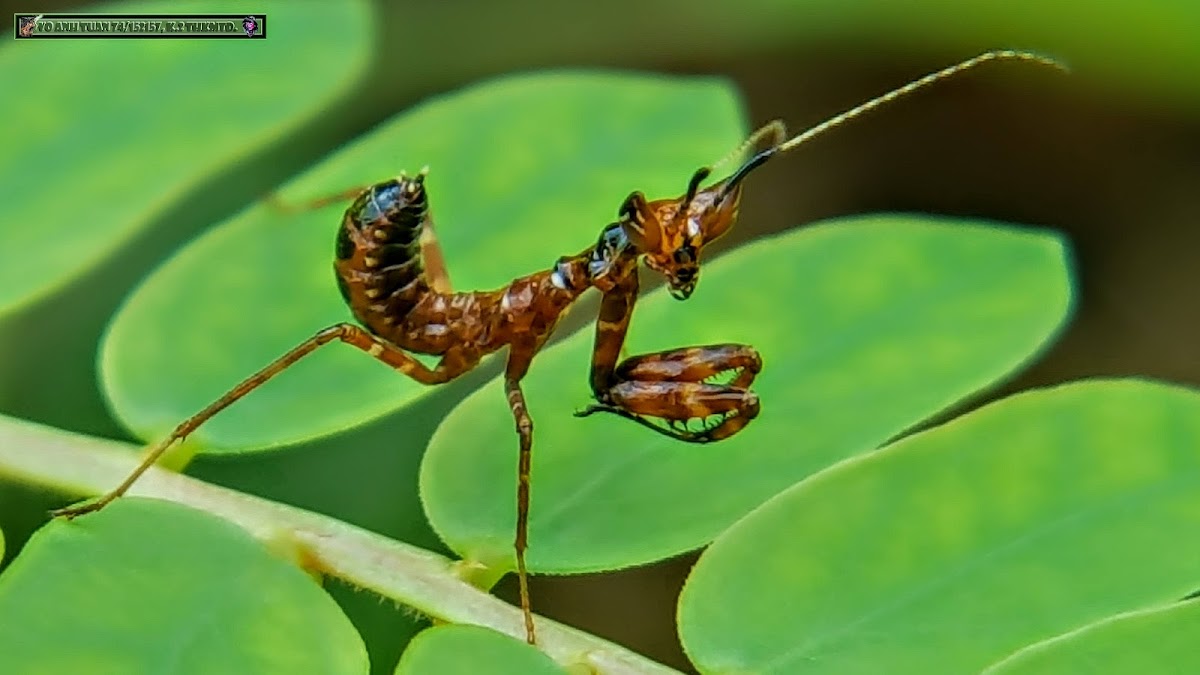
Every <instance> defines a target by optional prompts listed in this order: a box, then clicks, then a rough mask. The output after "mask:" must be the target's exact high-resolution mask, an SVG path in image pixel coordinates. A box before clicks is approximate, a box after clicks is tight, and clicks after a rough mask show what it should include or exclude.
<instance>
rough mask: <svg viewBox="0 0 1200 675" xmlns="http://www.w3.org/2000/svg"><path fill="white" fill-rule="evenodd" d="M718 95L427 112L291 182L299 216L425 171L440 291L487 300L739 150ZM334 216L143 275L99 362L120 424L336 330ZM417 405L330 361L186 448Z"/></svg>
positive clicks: (720, 89) (184, 412)
mask: <svg viewBox="0 0 1200 675" xmlns="http://www.w3.org/2000/svg"><path fill="white" fill-rule="evenodd" d="M742 134H743V131H742V122H741V115H740V111H739V109H738V101H737V98H736V95H735V93H734V91H733V90H732V89H731V87H730V86H729V85H728V84H726V83H724V82H723V81H719V80H712V79H666V78H659V77H647V76H634V75H616V74H598V73H553V74H543V75H536V76H516V77H508V78H502V79H499V80H495V81H492V82H489V83H486V84H482V85H478V86H475V87H471V88H468V89H466V90H464V91H462V92H458V93H455V94H453V95H450V96H445V97H442V98H439V99H435V100H433V101H430V102H428V103H426V104H424V105H421V106H418V107H417V108H415V109H413V110H410V111H409V112H407V113H405V114H403V115H400V116H399V117H397V118H396V119H394V120H392V121H390V122H388V123H387V124H385V125H384V126H382V127H381V128H379V129H377V130H375V131H373V132H371V133H370V134H368V135H367V136H365V137H363V138H361V139H360V140H358V141H357V142H355V143H353V144H352V145H350V146H349V147H347V148H345V149H344V150H342V151H340V152H338V153H337V154H336V155H334V156H333V157H331V158H330V159H328V160H326V161H324V162H322V163H321V164H320V165H318V166H317V167H316V168H314V169H313V170H312V171H309V172H308V173H306V174H305V175H304V176H303V177H301V178H299V179H297V180H295V181H294V182H293V183H291V184H290V185H289V186H288V187H287V189H286V190H284V192H283V198H284V200H291V201H293V202H302V201H305V200H308V199H311V198H315V197H319V196H323V195H326V194H328V193H332V192H338V191H340V190H343V189H345V188H347V187H349V186H354V185H359V184H363V183H364V182H372V181H378V180H382V179H384V178H386V177H388V176H391V175H395V174H396V173H398V172H399V171H400V170H402V169H405V168H407V169H408V170H409V171H410V172H411V171H416V170H418V169H420V168H421V166H422V165H424V164H428V165H430V167H431V168H432V173H431V175H430V177H429V179H428V181H427V185H428V186H429V190H430V203H431V205H432V209H433V213H434V214H435V216H436V218H437V223H438V235H439V238H440V239H441V242H442V244H443V248H444V249H445V253H446V258H447V260H448V263H449V267H450V276H451V277H452V279H453V282H454V284H455V286H456V288H458V289H460V290H471V289H485V288H492V287H497V286H500V285H502V284H505V283H507V282H508V281H510V280H512V279H513V278H514V277H517V276H521V275H524V274H528V273H531V272H534V271H536V270H539V269H545V268H547V267H549V266H550V265H552V264H553V263H554V261H555V260H556V259H557V258H558V257H559V256H561V255H564V254H567V253H573V252H575V251H578V250H580V249H583V248H584V247H586V246H588V245H590V244H592V243H594V242H595V238H596V236H597V233H598V232H599V230H600V228H601V227H602V226H603V225H605V224H607V223H609V222H611V221H612V220H613V218H614V216H615V213H616V209H617V207H618V206H619V205H620V203H621V200H622V199H624V197H625V195H627V194H628V193H629V191H630V190H632V189H634V188H643V189H648V190H651V191H654V192H655V193H666V194H676V193H679V192H682V191H683V189H684V187H685V186H686V183H687V179H688V177H689V176H690V174H691V171H692V170H694V169H695V168H696V167H698V166H700V165H702V164H704V163H707V162H712V161H714V160H715V159H716V158H718V157H720V156H721V155H723V154H725V153H727V152H729V150H731V149H732V148H733V147H735V146H736V145H737V143H738V142H740V140H741V137H742ZM344 208H345V205H334V206H330V207H328V208H325V209H321V210H319V211H313V212H308V213H303V214H299V215H288V216H283V215H280V214H279V213H278V212H276V211H275V210H273V209H271V208H268V207H266V206H261V205H260V206H256V207H253V208H251V209H249V210H248V211H246V212H244V213H242V214H240V215H238V216H236V217H234V218H233V219H232V220H230V221H229V222H227V223H224V224H223V225H221V226H220V227H218V228H216V229H215V230H213V231H211V232H210V233H208V235H206V236H204V237H202V238H200V239H199V240H197V241H195V242H194V243H193V244H191V245H190V246H188V247H187V248H186V249H185V250H183V251H182V252H181V253H180V254H179V255H178V256H176V257H175V258H173V259H172V260H171V261H169V262H168V263H167V264H166V265H165V266H163V267H162V268H160V269H159V270H157V271H156V272H155V273H154V274H153V275H152V276H151V277H150V278H149V279H148V280H147V281H146V282H145V283H144V284H143V285H142V286H141V287H140V288H139V289H138V290H137V292H136V293H134V294H133V295H132V296H131V297H130V298H129V299H128V301H127V303H126V304H125V306H124V307H123V308H122V310H121V311H120V313H119V314H118V315H117V317H116V318H115V320H114V322H113V323H112V325H111V327H110V330H109V332H108V334H107V338H106V340H105V343H104V346H103V353H102V369H103V376H104V387H105V391H106V393H107V395H108V397H109V400H110V401H111V402H112V405H113V408H114V410H115V411H116V413H117V414H118V415H119V416H120V418H121V419H122V421H123V422H124V423H125V424H126V425H127V426H128V427H129V428H130V429H132V430H133V431H134V432H135V433H137V434H138V435H140V436H142V437H143V438H150V437H157V436H159V435H161V434H163V433H165V432H166V431H167V430H169V429H170V428H171V427H173V426H174V425H175V424H176V423H178V422H179V421H180V420H182V419H183V418H185V417H186V416H188V415H190V414H192V413H193V412H195V411H196V410H199V409H200V408H201V407H203V406H204V405H206V404H208V403H209V402H211V401H212V400H213V399H215V398H216V397H217V396H218V395H220V394H221V393H223V392H224V391H225V390H227V389H229V388H230V387H232V386H233V385H234V384H236V383H237V382H238V381H239V380H241V379H242V378H244V377H246V376H247V375H249V374H250V373H252V372H254V371H255V370H257V369H258V368H260V367H262V366H264V365H265V364H266V363H267V362H269V361H270V360H272V359H274V358H275V357H277V356H279V355H280V354H282V353H283V352H284V351H286V350H287V349H289V348H291V347H292V346H294V345H296V344H297V343H299V342H300V341H301V340H303V339H305V338H307V337H309V336H310V335H312V334H313V333H315V332H316V331H317V330H319V329H321V328H324V327H325V326H328V325H330V324H333V323H335V322H338V321H343V320H347V319H348V318H349V312H348V311H347V309H346V308H345V306H344V304H343V302H342V300H341V298H340V296H339V295H338V291H337V287H336V285H335V284H334V279H333V273H332V271H331V266H332V261H333V245H334V236H335V233H336V230H337V227H338V224H339V222H340V219H341V211H342V210H344ZM428 391H429V388H428V387H424V386H422V385H418V384H416V383H414V382H412V381H410V380H408V379H407V378H405V377H403V376H401V375H399V374H397V373H395V372H394V371H392V370H391V369H389V368H387V367H385V366H383V365H382V364H380V363H378V362H376V361H375V360H373V359H371V358H370V357H369V356H367V355H365V354H362V353H360V352H358V351H356V350H354V349H353V348H350V347H345V346H340V345H339V346H333V347H328V348H325V349H322V350H319V351H318V353H316V354H314V355H313V356H311V357H309V358H308V359H306V360H304V361H302V362H301V363H299V364H297V365H296V366H295V367H294V368H292V369H290V370H289V371H288V372H286V373H285V374H283V375H281V376H279V377H278V378H277V379H276V380H273V381H271V382H270V383H268V384H267V385H265V386H264V387H262V389H260V390H259V391H256V392H254V393H253V394H251V395H250V396H248V397H246V399H244V400H243V401H242V402H239V403H238V404H237V405H235V406H232V407H231V408H230V409H229V410H227V411H226V412H224V413H222V414H221V415H219V416H218V417H216V418H215V419H213V421H212V422H211V423H209V424H208V425H206V426H204V427H202V428H201V429H200V430H199V431H198V432H197V433H196V434H195V437H196V438H198V439H200V441H201V442H202V444H203V445H204V446H206V447H207V448H208V449H215V450H230V449H235V448H236V449H242V450H244V449H250V448H255V447H265V446H269V445H278V444H284V443H289V442H294V441H299V440H302V439H308V438H312V437H316V436H321V435H324V434H329V433H332V432H335V431H338V430H340V429H343V428H347V427H350V426H352V425H355V424H359V423H361V422H364V421H367V420H370V419H372V418H375V417H377V416H379V415H382V414H384V413H387V412H390V411H392V410H395V409H397V408H399V407H401V406H403V405H405V404H408V403H411V402H412V401H414V400H416V399H417V398H418V397H420V396H422V395H424V394H425V393H427V392H428Z"/></svg>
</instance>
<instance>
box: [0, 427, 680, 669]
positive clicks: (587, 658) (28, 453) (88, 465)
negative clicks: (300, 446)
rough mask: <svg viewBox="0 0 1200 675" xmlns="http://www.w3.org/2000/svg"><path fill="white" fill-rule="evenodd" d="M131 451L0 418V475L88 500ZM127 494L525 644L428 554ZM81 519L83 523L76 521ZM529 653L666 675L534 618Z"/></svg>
mask: <svg viewBox="0 0 1200 675" xmlns="http://www.w3.org/2000/svg"><path fill="white" fill-rule="evenodd" d="M133 450H135V448H132V447H131V446H129V445H126V444H123V443H116V442H113V441H106V440H102V439H97V438H92V437H88V436H79V435H74V434H70V433H67V432H64V431H60V430H57V429H51V428H48V427H43V426H39V425H36V424H33V423H30V422H25V421H21V420H14V419H10V418H4V417H0V476H3V477H6V478H9V479H15V480H17V481H20V482H25V483H30V484H34V485H38V486H42V487H45V488H49V489H53V490H56V491H60V492H62V493H64V494H70V495H81V496H93V495H98V494H101V493H103V492H104V491H106V490H108V489H109V488H111V487H112V486H113V485H116V484H117V483H118V482H120V480H121V478H123V477H124V476H126V475H127V474H128V473H129V471H130V470H131V469H132V468H133V466H134V465H135V464H136V463H137V453H136V452H134V451H133ZM129 494H130V495H140V496H144V497H154V498H158V499H164V500H168V501H172V502H176V503H179V504H183V505H186V506H190V507H192V508H196V509H200V510H202V511H206V512H208V513H211V514H213V515H216V516H219V517H221V518H224V519H225V520H228V521H230V522H232V523H234V524H236V525H238V526H240V527H242V528H243V529H245V530H246V531H247V532H249V533H250V534H252V535H253V536H254V537H256V538H258V539H260V540H262V541H264V542H269V543H271V544H272V545H276V546H277V545H278V544H279V543H280V539H281V537H285V538H287V539H289V540H290V541H291V542H293V543H295V544H296V545H297V546H298V547H299V548H300V549H301V551H302V552H303V554H304V559H305V562H306V564H312V563H315V566H316V568H317V569H319V570H320V571H322V572H324V573H325V574H328V575H330V576H333V577H336V578H338V579H342V580H344V581H346V582H348V583H350V584H353V585H354V586H358V587H361V588H365V589H369V590H371V591H374V592H376V593H378V594H380V595H382V596H384V597H386V598H390V599H392V600H396V601H398V602H400V603H403V604H405V605H408V606H411V607H414V608H416V609H418V610H420V611H421V612H423V613H425V614H427V615H429V616H431V617H434V618H435V619H439V620H442V621H446V622H450V623H464V624H475V625H479V626H486V627H488V628H492V629H494V630H497V631H499V632H501V633H505V634H507V635H510V636H512V637H514V638H516V639H519V640H523V639H524V638H525V628H524V623H523V620H522V617H521V612H520V611H519V610H518V609H517V608H516V607H513V606H511V605H508V604H507V603H505V602H503V601H501V600H500V599H498V598H496V597H494V596H492V595H490V594H488V593H486V592H484V591H481V590H479V589H478V588H475V587H474V586H472V585H470V584H469V583H467V582H466V581H463V580H462V579H461V578H459V577H458V576H457V575H456V574H455V572H454V567H455V565H456V563H455V562H454V561H452V560H450V559H448V558H445V557H443V556H441V555H438V554H436V553H432V552H430V551H426V550H424V549H420V548H417V547H414V546H410V545H408V544H404V543H402V542H398V541H394V540H391V539H387V538H386V537H383V536H381V535H378V534H375V533H373V532H369V531H367V530H364V529H362V528H358V527H355V526H353V525H349V524H347V523H343V522H341V521H338V520H335V519H333V518H329V517H327V516H322V515H320V514H316V513H312V512H310V511H305V510H303V509H298V508H295V507H292V506H287V505H284V504H279V503H276V502H272V501H269V500H266V499H262V498H260V497H254V496H251V495H247V494H243V493H240V492H236V491H234V490H229V489H226V488H222V487H218V486H215V485H210V484H208V483H204V482H202V481H199V480H196V479H194V478H189V477H187V476H182V475H179V474H176V473H172V472H170V471H167V470H165V469H160V468H158V467H154V468H152V469H151V470H149V471H147V472H146V474H145V475H144V476H143V477H142V478H141V480H139V481H138V482H137V483H136V484H135V485H134V486H133V488H132V489H131V490H130V491H129ZM85 517H86V516H85ZM537 625H538V646H539V647H540V648H541V649H542V650H543V651H545V652H546V653H547V654H549V655H550V656H551V657H552V658H554V659H555V660H556V661H558V662H559V663H561V664H562V665H564V666H570V665H575V666H577V667H578V666H579V665H586V666H588V667H590V669H592V670H593V671H594V672H597V673H604V674H608V673H612V674H618V673H674V672H676V671H674V670H671V669H669V668H667V667H665V666H663V665H660V664H658V663H655V662H653V661H651V660H649V659H647V658H645V657H643V656H640V655H638V654H636V653H634V652H631V651H629V650H627V649H624V648H623V647H620V646H617V645H614V644H612V643H609V642H606V641H604V640H601V639H600V638H597V637H594V636H592V635H589V634H587V633H584V632H582V631H579V630H576V629H573V628H570V627H568V626H564V625H562V624H558V623H555V622H553V621H551V620H549V619H546V618H542V617H539V618H538V622H537Z"/></svg>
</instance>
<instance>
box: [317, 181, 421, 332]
mask: <svg viewBox="0 0 1200 675" xmlns="http://www.w3.org/2000/svg"><path fill="white" fill-rule="evenodd" d="M424 178H425V176H424V175H423V174H420V175H418V176H417V177H415V178H405V177H401V178H397V179H393V180H389V181H385V182H383V183H379V184H376V185H372V186H371V187H369V188H367V189H366V190H364V191H363V193H362V194H360V195H359V196H358V198H357V199H355V200H354V203H353V204H351V205H350V208H349V209H347V210H346V215H345V216H344V217H343V218H342V226H341V228H340V229H339V230H338V235H337V244H336V249H335V255H336V260H335V261H334V270H335V271H336V273H337V281H338V288H339V289H340V290H341V292H342V297H343V298H344V299H345V300H346V303H347V304H348V305H349V306H350V309H351V311H352V312H353V313H354V315H355V317H357V318H358V320H359V321H361V322H362V323H363V325H364V326H366V327H367V328H368V329H369V330H371V331H372V332H374V333H376V334H382V333H384V332H387V327H388V326H390V325H395V324H397V323H398V322H400V321H401V320H402V319H403V318H404V316H405V315H407V314H408V313H409V312H410V311H411V310H412V308H413V307H414V306H416V304H417V302H419V301H420V299H421V298H422V297H423V296H424V294H425V293H426V292H428V290H429V286H428V284H427V283H426V279H425V269H424V264H423V261H422V259H421V233H422V230H423V229H424V227H425V224H426V222H427V218H428V216H429V204H428V201H427V198H426V195H425V186H424Z"/></svg>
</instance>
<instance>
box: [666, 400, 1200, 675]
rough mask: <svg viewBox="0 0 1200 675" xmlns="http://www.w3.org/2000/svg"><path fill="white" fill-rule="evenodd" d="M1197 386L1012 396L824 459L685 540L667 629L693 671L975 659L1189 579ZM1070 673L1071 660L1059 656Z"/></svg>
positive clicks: (982, 660) (1199, 416) (1197, 496)
mask: <svg viewBox="0 0 1200 675" xmlns="http://www.w3.org/2000/svg"><path fill="white" fill-rule="evenodd" d="M1198 448H1200V393H1197V392H1195V391H1191V390H1187V389H1183V388H1179V387H1171V386H1167V385H1162V384H1155V383H1150V382H1139V381H1136V380H1116V381H1103V380H1101V381H1092V382H1082V383H1076V384H1071V385H1067V386H1063V387H1059V388H1055V389H1048V390H1042V391H1036V392H1032V393H1026V394H1022V395H1018V396H1014V397H1012V398H1008V399H1005V400H1002V401H1000V402H998V403H994V404H992V405H989V406H987V407H985V408H983V409H981V410H979V411H977V412H974V413H972V414H970V415H968V416H966V417H963V418H960V419H958V420H955V421H952V422H950V423H948V424H946V425H944V426H941V427H938V428H935V429H933V430H931V431H928V432H925V433H922V434H919V435H917V436H913V437H911V438H908V439H905V440H902V441H900V442H899V443H896V444H895V445H892V446H890V447H888V448H885V449H883V450H880V451H878V452H875V453H872V454H869V455H866V456H864V457H860V458H856V459H854V460H849V461H846V462H843V463H841V464H839V465H837V466H836V467H833V468H831V469H829V470H828V471H825V472H823V473H821V474H818V475H817V476H814V477H813V478H811V479H809V480H807V481H804V482H802V483H800V484H799V485H797V486H796V487H794V488H792V489H791V490H788V491H787V492H785V493H783V494H781V495H779V496H777V497H775V498H774V499H772V500H771V501H769V502H768V503H766V504H765V505H763V506H762V507H761V508H760V509H758V510H757V511H755V512H754V513H752V514H751V515H749V516H748V517H746V518H745V519H744V520H742V521H741V522H740V523H738V524H737V525H736V526H735V527H733V528H731V529H730V530H729V531H727V532H725V533H724V534H722V535H721V536H720V537H719V538H718V539H717V541H715V542H714V543H713V545H712V546H711V547H710V548H709V549H708V551H706V552H705V554H704V555H703V556H701V559H700V561H699V563H697V565H696V567H695V569H694V570H693V571H692V574H691V578H690V579H689V581H688V584H687V586H686V587H685V589H684V592H683V595H682V597H681V600H680V611H679V617H680V635H681V637H682V639H683V644H684V647H685V649H686V650H687V651H688V653H689V654H690V656H691V657H692V659H693V661H694V662H695V663H696V664H697V666H698V667H699V668H700V669H701V670H702V671H705V672H750V671H752V672H756V673H796V672H804V671H810V670H811V671H815V672H821V673H850V672H856V673H859V672H869V671H872V670H874V669H877V668H878V666H879V664H887V670H888V672H889V673H964V672H977V671H978V670H979V669H981V668H983V667H985V666H987V665H988V664H989V663H992V662H994V661H996V660H997V659H998V658H1000V657H1003V656H1004V655H1005V654H1008V653H1010V652H1012V651H1013V650H1015V649H1017V648H1019V647H1021V646H1022V645H1025V644H1028V643H1030V642H1032V641H1035V640H1040V639H1044V638H1048V637H1051V636H1054V635H1056V634H1059V633H1062V632H1063V631H1066V630H1069V629H1072V628H1074V627H1076V626H1079V625H1082V624H1084V623H1087V622H1090V621H1095V620H1097V619H1100V618H1102V617H1104V616H1107V615H1109V614H1113V613H1115V612H1121V611H1129V610H1131V609H1136V608H1139V607H1145V606H1147V605H1150V604H1154V603H1158V602H1162V601H1164V600H1169V599H1171V598H1179V597H1183V596H1184V595H1185V594H1186V593H1187V592H1189V591H1191V590H1193V589H1194V588H1195V587H1196V580H1197V578H1200V572H1198V568H1197V564H1196V563H1197V561H1198V560H1200V538H1197V537H1195V536H1194V535H1195V529H1196V522H1197V520H1198V519H1200V452H1198V450H1197V449H1198ZM1060 672H1085V671H1071V670H1067V671H1060Z"/></svg>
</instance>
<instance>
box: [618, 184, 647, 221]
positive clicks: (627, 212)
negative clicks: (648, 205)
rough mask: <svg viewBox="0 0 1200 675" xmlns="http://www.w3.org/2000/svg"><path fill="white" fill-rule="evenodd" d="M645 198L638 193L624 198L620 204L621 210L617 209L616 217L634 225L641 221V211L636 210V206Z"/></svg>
mask: <svg viewBox="0 0 1200 675" xmlns="http://www.w3.org/2000/svg"><path fill="white" fill-rule="evenodd" d="M645 199H646V198H645V197H644V196H642V193H640V192H634V193H632V194H630V195H629V196H628V197H626V198H625V201H624V202H622V203H621V208H619V209H617V216H618V217H619V218H620V219H621V220H627V221H631V222H634V223H637V222H639V221H640V220H641V219H642V216H641V211H639V210H638V204H639V203H641V202H642V201H644V200H645Z"/></svg>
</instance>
